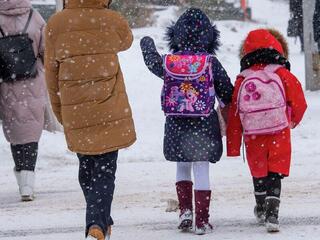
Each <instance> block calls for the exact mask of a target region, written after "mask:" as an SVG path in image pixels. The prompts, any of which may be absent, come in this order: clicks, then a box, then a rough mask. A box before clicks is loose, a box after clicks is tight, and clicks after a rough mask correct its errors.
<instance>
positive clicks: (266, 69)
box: [264, 64, 283, 73]
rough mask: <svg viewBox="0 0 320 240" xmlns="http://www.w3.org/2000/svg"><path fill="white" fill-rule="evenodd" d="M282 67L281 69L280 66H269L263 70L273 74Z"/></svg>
mask: <svg viewBox="0 0 320 240" xmlns="http://www.w3.org/2000/svg"><path fill="white" fill-rule="evenodd" d="M282 67H283V66H282V65H278V64H269V65H267V66H266V67H265V68H264V70H265V71H267V72H272V73H275V72H276V71H278V70H279V69H280V68H282Z"/></svg>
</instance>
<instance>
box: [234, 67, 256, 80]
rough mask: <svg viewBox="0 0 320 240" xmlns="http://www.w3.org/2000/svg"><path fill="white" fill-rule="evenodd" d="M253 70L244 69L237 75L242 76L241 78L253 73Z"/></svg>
mask: <svg viewBox="0 0 320 240" xmlns="http://www.w3.org/2000/svg"><path fill="white" fill-rule="evenodd" d="M254 72H255V71H253V70H251V69H246V70H244V71H242V72H241V73H240V74H239V75H238V77H243V78H246V77H248V76H249V75H251V74H253V73H254Z"/></svg>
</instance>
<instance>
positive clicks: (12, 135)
mask: <svg viewBox="0 0 320 240" xmlns="http://www.w3.org/2000/svg"><path fill="white" fill-rule="evenodd" d="M30 10H31V3H30V1H29V0H0V27H1V28H2V30H3V32H4V34H5V35H14V34H17V33H19V32H21V31H22V30H23V28H24V27H25V25H26V22H27V19H28V17H29V13H30ZM44 27H45V21H44V20H43V18H42V17H41V15H40V14H39V13H38V12H37V11H36V10H33V15H32V18H31V21H30V24H29V27H28V29H27V33H28V35H29V38H31V39H32V40H33V49H34V53H35V56H37V70H38V74H37V76H36V77H35V78H32V79H25V80H21V81H14V82H2V83H0V118H1V120H2V126H3V132H4V135H5V137H6V139H7V141H8V142H9V143H10V145H11V151H12V156H13V159H14V162H15V168H14V172H15V175H16V177H17V182H18V185H19V189H20V194H21V198H22V200H24V201H30V200H33V188H34V170H35V165H36V160H37V152H38V142H39V139H40V137H41V133H42V130H43V129H44V128H46V127H49V125H50V124H49V125H48V123H49V122H48V121H47V120H48V117H45V116H48V114H47V115H46V110H47V107H48V106H47V102H48V100H47V98H48V97H47V88H46V83H45V78H44V68H43V63H42V60H41V59H42V56H43V53H44V39H43V30H44ZM2 37H3V36H2V34H1V33H0V38H2ZM0 44H1V42H0Z"/></svg>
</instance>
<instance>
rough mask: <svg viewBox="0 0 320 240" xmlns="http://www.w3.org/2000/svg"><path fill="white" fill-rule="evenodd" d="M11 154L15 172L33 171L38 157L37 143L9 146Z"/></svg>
mask: <svg viewBox="0 0 320 240" xmlns="http://www.w3.org/2000/svg"><path fill="white" fill-rule="evenodd" d="M11 153H12V157H13V160H14V163H15V170H16V171H18V172H19V171H23V170H25V171H34V169H35V167H36V162H37V157H38V143H37V142H32V143H27V144H21V145H13V144H11Z"/></svg>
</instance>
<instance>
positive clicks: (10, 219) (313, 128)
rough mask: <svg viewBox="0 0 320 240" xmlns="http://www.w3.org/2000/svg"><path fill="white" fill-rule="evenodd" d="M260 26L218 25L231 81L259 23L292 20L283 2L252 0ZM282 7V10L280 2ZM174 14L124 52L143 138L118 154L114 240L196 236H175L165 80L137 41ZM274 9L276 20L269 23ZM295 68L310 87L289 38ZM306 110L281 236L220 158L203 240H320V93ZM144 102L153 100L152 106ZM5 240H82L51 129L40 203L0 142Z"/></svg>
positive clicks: (240, 174)
mask: <svg viewBox="0 0 320 240" xmlns="http://www.w3.org/2000/svg"><path fill="white" fill-rule="evenodd" d="M250 3H251V5H252V8H253V14H254V19H255V20H256V21H255V23H240V22H236V21H223V22H218V28H219V29H220V31H221V32H222V43H223V47H222V49H221V50H220V51H219V53H218V57H219V59H220V60H221V62H222V63H223V65H224V66H225V67H226V69H227V71H228V72H229V74H230V76H231V77H232V79H234V78H235V76H236V75H237V73H238V70H239V60H238V57H237V56H238V49H239V45H240V41H241V40H242V39H243V38H244V36H245V35H246V33H247V32H248V31H249V30H251V29H254V28H257V27H259V26H263V27H266V26H270V27H277V28H279V29H280V30H281V31H282V32H283V33H285V30H286V25H287V19H288V17H289V13H288V6H287V5H286V3H284V2H282V1H281V2H280V1H270V0H252V1H250ZM275 5H276V6H275ZM172 11H173V10H172V9H170V10H168V11H167V12H164V13H162V14H159V21H158V26H159V27H160V29H159V28H155V27H152V28H144V29H137V30H135V31H134V33H135V38H136V40H135V42H134V44H133V47H132V48H131V49H130V50H129V51H128V52H126V53H123V54H121V62H122V65H123V71H124V74H125V77H126V82H127V89H128V92H129V97H130V100H131V103H132V106H133V112H134V117H135V122H136V127H137V132H138V137H139V139H138V142H137V143H136V144H135V146H134V147H132V148H131V149H129V150H124V151H122V152H121V153H120V162H119V167H118V173H117V183H116V184H117V189H116V194H115V195H116V196H115V200H114V206H113V215H114V220H115V223H116V225H115V227H114V229H113V238H112V239H113V240H123V239H127V238H130V240H150V239H153V240H162V239H166V240H176V239H186V240H188V239H195V238H198V237H196V236H194V235H193V234H182V233H179V232H178V231H177V230H176V220H177V215H176V213H166V212H165V208H166V200H167V199H174V198H175V189H174V180H175V165H174V164H173V163H168V162H165V160H164V158H163V156H162V138H163V123H164V117H163V114H162V112H161V110H160V100H159V94H160V88H161V81H160V80H158V79H156V78H155V77H154V76H152V75H151V74H150V73H149V72H148V71H147V70H146V68H145V66H144V64H143V60H142V57H141V53H140V50H139V39H140V38H141V37H142V36H144V35H146V34H148V35H152V36H153V37H154V38H155V39H156V41H157V43H158V47H159V50H160V51H161V52H165V49H166V48H165V44H164V42H163V40H162V36H163V31H164V29H163V27H164V26H166V25H167V23H168V18H169V17H170V16H171V15H172ZM270 12H272V13H273V14H274V16H277V17H274V18H270V19H266V17H267V16H268V15H266V14H265V13H270ZM289 44H290V48H291V58H290V60H291V63H292V65H293V72H294V73H295V74H296V75H297V76H298V77H299V78H300V79H301V80H302V82H304V60H303V55H302V54H301V53H300V52H299V46H298V45H295V44H294V40H292V39H290V40H289ZM306 95H307V100H308V104H309V109H308V112H307V114H306V116H305V119H304V121H303V123H302V124H301V126H300V127H299V128H298V129H297V130H295V131H294V133H293V149H294V151H293V160H292V171H291V176H290V177H289V178H287V179H285V180H284V181H283V194H282V196H283V197H282V204H281V209H280V212H281V213H280V215H281V219H280V221H281V225H282V226H281V232H280V233H279V234H276V235H270V234H267V233H266V231H265V229H264V228H263V227H261V226H257V225H256V224H255V220H254V217H253V213H252V212H253V205H254V199H253V194H252V191H253V190H252V186H251V179H250V174H249V172H248V168H247V165H246V164H245V163H243V160H242V158H236V159H227V158H225V157H223V159H222V160H221V161H220V162H219V163H218V164H216V165H211V171H210V173H211V183H212V186H213V201H212V203H211V204H212V208H211V216H212V217H211V220H212V223H213V224H214V225H215V231H214V232H213V233H212V234H210V235H207V236H203V237H199V239H200V238H201V239H203V240H207V239H219V240H222V239H232V240H233V239H237V240H242V239H243V240H251V239H252V240H257V239H259V240H268V239H273V240H278V239H283V240H289V239H290V240H296V239H308V240H313V239H314V240H318V239H320V237H319V236H320V204H319V201H320V175H319V169H320V161H319V156H320V148H319V139H320V128H319V127H317V126H318V125H319V122H320V101H319V98H320V92H316V93H309V92H308V93H306ZM147 103H148V104H147ZM0 156H1V158H0V239H1V240H9V239H10V240H40V239H41V240H43V239H46V240H57V239H59V240H67V239H68V240H77V239H84V238H83V226H84V213H85V211H84V199H83V196H82V193H81V189H80V187H79V186H78V182H77V171H78V169H77V167H78V166H77V160H76V157H75V156H74V155H73V154H72V153H70V152H68V151H67V150H66V146H65V141H64V137H63V135H62V134H56V135H52V134H48V133H45V134H44V135H43V137H42V140H41V144H40V152H39V163H38V166H37V188H36V189H37V192H36V193H37V198H36V201H34V202H31V203H21V202H19V197H18V192H17V186H16V183H15V179H14V176H13V173H12V168H13V161H12V159H11V156H10V149H9V145H8V144H7V143H6V142H5V140H4V138H3V136H2V134H1V136H0Z"/></svg>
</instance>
